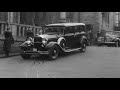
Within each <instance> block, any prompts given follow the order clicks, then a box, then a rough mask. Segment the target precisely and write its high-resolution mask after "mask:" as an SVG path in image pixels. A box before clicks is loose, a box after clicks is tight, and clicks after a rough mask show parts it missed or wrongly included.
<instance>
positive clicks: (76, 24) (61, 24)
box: [46, 23, 85, 27]
mask: <svg viewBox="0 0 120 90" xmlns="http://www.w3.org/2000/svg"><path fill="white" fill-rule="evenodd" d="M78 25H84V26H85V24H84V23H56V24H48V25H46V26H65V27H68V26H78Z"/></svg>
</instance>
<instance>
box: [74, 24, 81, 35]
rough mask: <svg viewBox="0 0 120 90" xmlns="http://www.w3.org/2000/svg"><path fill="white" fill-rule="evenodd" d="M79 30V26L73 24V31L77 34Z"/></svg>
mask: <svg viewBox="0 0 120 90" xmlns="http://www.w3.org/2000/svg"><path fill="white" fill-rule="evenodd" d="M79 32H80V30H79V26H75V33H76V34H78V33H79Z"/></svg>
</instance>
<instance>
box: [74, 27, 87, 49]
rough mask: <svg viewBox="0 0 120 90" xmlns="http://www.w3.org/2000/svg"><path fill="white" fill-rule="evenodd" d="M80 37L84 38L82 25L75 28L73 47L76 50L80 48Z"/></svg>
mask: <svg viewBox="0 0 120 90" xmlns="http://www.w3.org/2000/svg"><path fill="white" fill-rule="evenodd" d="M82 36H85V26H84V25H79V26H77V28H76V30H75V36H74V37H75V39H74V40H75V45H76V47H77V48H79V47H80V41H81V38H82Z"/></svg>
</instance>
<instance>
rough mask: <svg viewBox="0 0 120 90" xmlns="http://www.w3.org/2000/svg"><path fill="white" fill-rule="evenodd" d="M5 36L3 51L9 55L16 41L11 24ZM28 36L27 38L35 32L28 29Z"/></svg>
mask: <svg viewBox="0 0 120 90" xmlns="http://www.w3.org/2000/svg"><path fill="white" fill-rule="evenodd" d="M4 36H5V40H4V43H3V51H4V53H5V56H6V57H9V53H10V51H11V45H12V44H14V42H15V41H14V38H13V35H12V30H11V28H10V26H9V25H8V27H7V29H6V30H5V32H4ZM26 36H27V37H26V40H27V39H28V38H29V37H33V36H34V34H33V32H32V30H28V31H27V33H26Z"/></svg>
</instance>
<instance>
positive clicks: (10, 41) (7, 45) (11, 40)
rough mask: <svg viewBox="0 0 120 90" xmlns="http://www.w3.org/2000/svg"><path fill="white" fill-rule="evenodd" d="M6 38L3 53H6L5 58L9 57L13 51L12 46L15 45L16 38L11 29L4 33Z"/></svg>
mask: <svg viewBox="0 0 120 90" xmlns="http://www.w3.org/2000/svg"><path fill="white" fill-rule="evenodd" d="M4 36H5V40H4V44H3V51H4V52H5V56H6V57H8V56H9V53H10V50H11V44H14V38H13V35H12V32H11V31H10V28H7V30H6V31H5V32H4Z"/></svg>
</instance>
